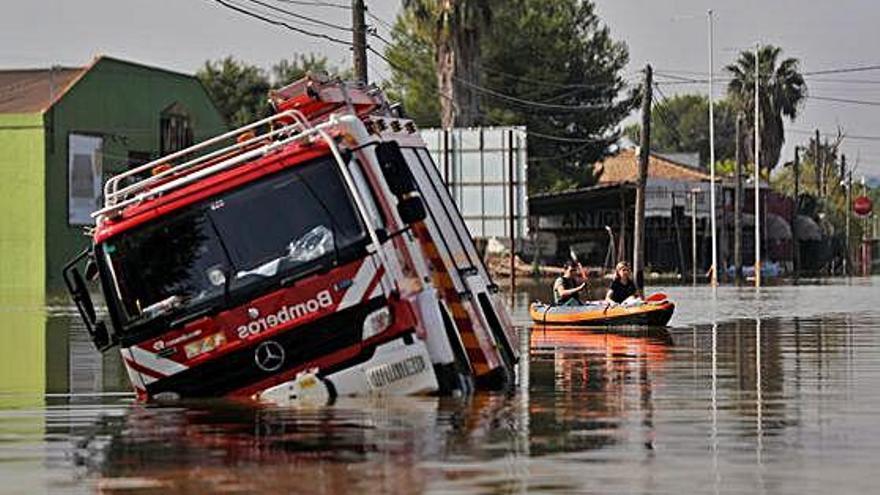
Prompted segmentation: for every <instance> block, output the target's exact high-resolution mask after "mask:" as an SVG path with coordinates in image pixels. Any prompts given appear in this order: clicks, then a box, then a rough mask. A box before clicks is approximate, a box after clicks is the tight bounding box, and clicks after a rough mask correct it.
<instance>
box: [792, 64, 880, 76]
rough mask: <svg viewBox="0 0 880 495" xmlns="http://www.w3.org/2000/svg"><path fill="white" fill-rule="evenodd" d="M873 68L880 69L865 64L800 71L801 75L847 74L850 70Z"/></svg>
mask: <svg viewBox="0 0 880 495" xmlns="http://www.w3.org/2000/svg"><path fill="white" fill-rule="evenodd" d="M873 70H880V65H865V66H861V67H848V68H843V69H826V70H814V71H807V72H802V73H801V75H802V76H818V75H822V74H849V73H852V72H867V71H873Z"/></svg>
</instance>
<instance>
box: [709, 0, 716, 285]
mask: <svg viewBox="0 0 880 495" xmlns="http://www.w3.org/2000/svg"><path fill="white" fill-rule="evenodd" d="M712 49H713V48H712V10H711V9H710V10H709V182H710V191H709V203H710V205H709V211H710V213H709V216H710V218H711V225H712V275H711V276H712V278H711V280H710V283H711V284H712V287H713V288H714V287H718V239H717V238H718V235H717V233H718V232H717V228H716V227H715V116H714V113H713V107H714V105H713V103H712V100H713V96H714V95H713V94H712V82H713V77H712V71H714V70H715V63H714V60H713V58H712Z"/></svg>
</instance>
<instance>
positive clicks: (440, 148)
mask: <svg viewBox="0 0 880 495" xmlns="http://www.w3.org/2000/svg"><path fill="white" fill-rule="evenodd" d="M421 133H422V136H423V137H424V139H425V141H426V142H427V144H428V151H429V152H430V153H431V155H432V157H433V158H434V161H435V162H436V163H437V168H438V169H439V170H440V175H441V176H442V177H443V180H444V181H445V182H446V185H447V187H448V188H449V191H450V194H451V195H452V197H453V200H454V201H455V202H456V204H457V206H458V208H459V210H461V212H462V215H463V216H464V220H465V223H466V224H467V227H468V229H469V230H470V233H471V235H472V236H473V237H475V238H481V239H488V238H491V237H498V238H501V239H503V240H506V239H509V238H510V237H511V227H512V229H513V236H514V238H515V239H516V242H517V243H519V242H521V240H522V239H524V238H525V237H526V235H527V234H528V221H527V219H528V212H527V211H526V208H527V206H526V205H527V203H526V195H527V186H528V179H527V177H528V169H527V164H526V163H527V156H526V129H525V127H522V126H516V127H476V128H454V129H448V130H444V129H422V130H421Z"/></svg>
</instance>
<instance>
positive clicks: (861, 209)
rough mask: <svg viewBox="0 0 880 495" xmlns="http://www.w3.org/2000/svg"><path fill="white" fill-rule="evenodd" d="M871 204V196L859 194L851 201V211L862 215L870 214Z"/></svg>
mask: <svg viewBox="0 0 880 495" xmlns="http://www.w3.org/2000/svg"><path fill="white" fill-rule="evenodd" d="M873 206H874V205H873V204H872V203H871V198H869V197H867V196H859V197H858V198H856V199H855V200H854V201H853V211H854V212H856V215H859V216H862V217H864V216H868V215H870V214H871V209H872V208H873Z"/></svg>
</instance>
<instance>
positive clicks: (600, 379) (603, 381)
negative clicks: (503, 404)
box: [529, 329, 671, 454]
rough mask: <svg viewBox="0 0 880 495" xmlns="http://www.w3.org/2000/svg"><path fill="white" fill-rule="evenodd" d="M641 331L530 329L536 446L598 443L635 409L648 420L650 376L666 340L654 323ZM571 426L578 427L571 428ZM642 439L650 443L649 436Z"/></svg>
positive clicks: (611, 437) (541, 449)
mask: <svg viewBox="0 0 880 495" xmlns="http://www.w3.org/2000/svg"><path fill="white" fill-rule="evenodd" d="M637 333H639V334H641V335H643V336H628V335H625V334H623V335H622V334H618V333H611V332H610V331H609V332H606V331H601V330H600V331H595V330H586V329H577V330H560V329H551V330H541V329H534V330H532V334H531V335H532V341H531V349H532V361H531V365H530V369H531V376H530V378H529V381H530V383H531V384H532V389H531V390H530V403H529V407H530V413H531V414H530V425H531V427H530V441H531V452H532V453H535V454H542V453H553V452H571V451H581V450H587V449H596V448H601V447H603V446H605V445H609V444H613V443H616V442H617V441H618V437H617V435H616V434H615V433H614V430H615V429H617V428H618V427H619V426H620V423H621V422H622V421H623V420H624V419H625V418H626V417H627V416H631V415H633V414H639V413H641V415H642V417H641V422H642V424H643V425H644V426H646V427H647V428H646V430H647V431H648V432H649V433H648V434H649V435H650V431H651V429H652V426H653V413H654V404H653V387H654V383H653V380H654V379H655V377H656V374H657V373H658V365H659V364H660V363H661V362H662V361H663V360H664V359H665V356H666V353H667V351H668V346H669V345H670V344H671V340H670V337H669V334H668V333H667V332H665V330H659V331H657V332H655V333H653V334H650V333H649V334H647V335H646V333H645V331H644V330H642V331H640V332H637ZM572 433H576V434H575V435H572ZM644 443H645V445H646V446H647V447H649V448H650V447H651V446H652V445H653V439H652V438H650V437H649V438H646V439H645V442H644Z"/></svg>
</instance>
